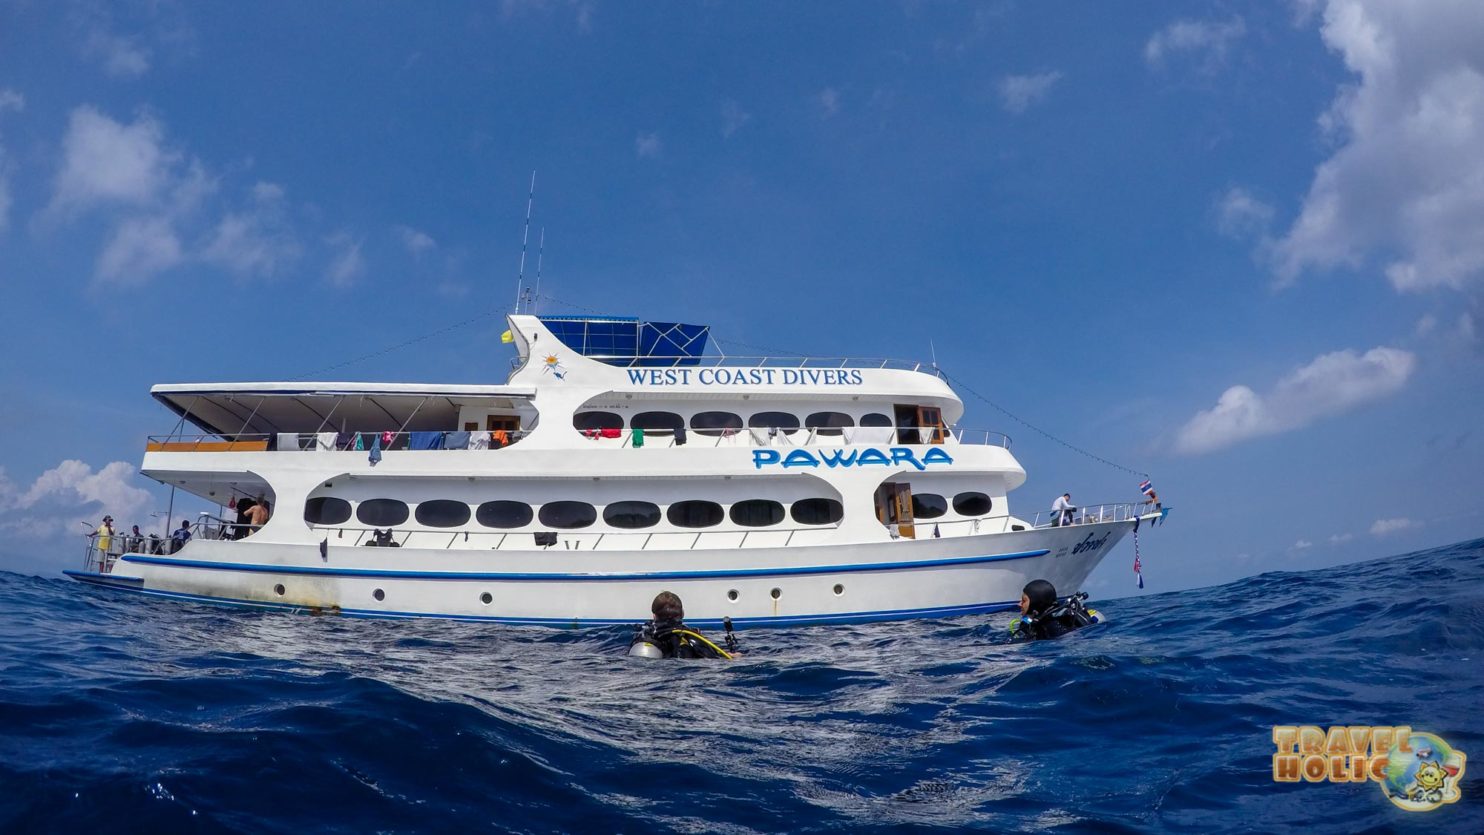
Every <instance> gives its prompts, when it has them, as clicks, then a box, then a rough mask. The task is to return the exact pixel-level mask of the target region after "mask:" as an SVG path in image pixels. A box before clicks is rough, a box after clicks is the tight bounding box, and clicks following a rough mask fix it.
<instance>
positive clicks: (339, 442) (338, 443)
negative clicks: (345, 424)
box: [335, 432, 360, 449]
mask: <svg viewBox="0 0 1484 835" xmlns="http://www.w3.org/2000/svg"><path fill="white" fill-rule="evenodd" d="M355 442H356V439H355V433H353V432H340V433H338V434H336V435H335V448H336V449H350V448H351V446H352V445H354V444H355ZM356 449H360V447H356Z"/></svg>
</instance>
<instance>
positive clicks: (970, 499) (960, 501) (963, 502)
mask: <svg viewBox="0 0 1484 835" xmlns="http://www.w3.org/2000/svg"><path fill="white" fill-rule="evenodd" d="M993 506H994V502H992V501H990V500H989V496H986V495H984V494H983V493H975V492H968V493H959V494H958V495H957V496H954V497H953V512H954V513H957V514H958V515H960V516H983V515H984V514H986V513H988V512H989V509H990V508H991V507H993Z"/></svg>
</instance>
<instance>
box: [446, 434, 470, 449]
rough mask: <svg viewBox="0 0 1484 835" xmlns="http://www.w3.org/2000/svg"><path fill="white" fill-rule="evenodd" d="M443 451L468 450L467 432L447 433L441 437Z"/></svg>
mask: <svg viewBox="0 0 1484 835" xmlns="http://www.w3.org/2000/svg"><path fill="white" fill-rule="evenodd" d="M443 448H444V449H468V448H469V433H468V432H449V433H447V434H445V435H444V436H443Z"/></svg>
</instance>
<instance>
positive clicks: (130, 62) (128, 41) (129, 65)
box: [83, 29, 150, 78]
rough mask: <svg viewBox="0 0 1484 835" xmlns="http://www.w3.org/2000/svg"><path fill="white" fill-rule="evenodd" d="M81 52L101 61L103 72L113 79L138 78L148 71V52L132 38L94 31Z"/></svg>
mask: <svg viewBox="0 0 1484 835" xmlns="http://www.w3.org/2000/svg"><path fill="white" fill-rule="evenodd" d="M83 52H84V53H85V54H86V55H87V56H88V57H90V58H94V59H96V60H98V61H101V62H102V64H103V71H104V72H106V73H108V74H109V75H111V76H114V77H115V78H138V77H139V76H141V75H144V74H145V73H146V72H148V71H149V59H150V54H149V50H148V49H147V48H145V47H142V46H140V45H138V44H137V43H135V42H134V39H133V38H127V37H124V36H122V35H115V34H113V33H112V32H107V31H104V30H102V29H94V30H93V31H92V32H91V33H90V34H89V35H88V37H87V40H86V41H85V42H84V44H83Z"/></svg>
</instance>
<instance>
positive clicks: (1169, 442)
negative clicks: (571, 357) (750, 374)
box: [0, 0, 1484, 596]
mask: <svg viewBox="0 0 1484 835" xmlns="http://www.w3.org/2000/svg"><path fill="white" fill-rule="evenodd" d="M1481 149H1484V16H1480V15H1479V14H1478V13H1477V6H1476V4H1475V3H1474V2H1472V1H1471V0H1458V2H1441V1H1440V2H1432V3H1415V4H1396V3H1386V2H1380V0H1329V1H1328V2H1325V0H1308V1H1307V2H1276V1H1275V2H1269V3H1230V2H1169V3H1153V2H1151V3H1138V4H1133V3H1124V4H1112V3H1080V4H1071V3H1029V2H1020V3H1014V2H1002V3H994V2H986V3H975V4H963V5H958V4H950V3H917V2H896V3H808V4H798V3H771V4H750V5H743V4H722V3H667V4H642V5H640V4H620V3H596V2H536V0H528V1H527V2H505V3H503V4H497V3H484V4H473V5H462V4H457V3H444V4H437V5H435V6H430V5H428V4H414V3H380V4H348V3H347V4H336V3H313V4H303V3H276V4H275V3H262V4H253V5H250V6H239V5H236V4H224V3H214V4H187V3H172V2H148V3H67V2H15V0H0V293H3V305H0V340H3V342H0V348H3V349H4V353H5V355H6V357H7V358H8V361H7V362H6V363H4V364H3V365H0V429H3V430H4V435H5V438H6V440H7V443H6V444H5V445H4V447H3V450H4V451H3V453H0V466H3V473H0V569H7V570H18V571H27V572H35V573H47V574H50V573H53V572H55V571H58V570H60V569H61V568H64V567H70V566H71V565H73V564H74V563H76V562H77V561H79V560H80V558H81V538H80V537H78V536H77V534H79V533H81V532H82V531H83V526H82V525H81V524H79V521H81V520H96V518H98V517H99V516H100V515H101V513H102V512H103V511H104V510H111V511H112V512H113V515H114V516H116V517H118V518H119V520H120V522H122V523H123V524H125V525H127V524H132V523H133V522H134V521H136V520H137V521H140V522H146V521H147V520H149V519H150V516H149V514H150V513H151V512H158V511H161V510H163V509H164V508H165V504H166V501H167V494H166V493H165V492H164V491H162V490H160V489H159V488H157V487H155V486H153V484H152V482H149V481H148V480H147V479H144V478H142V477H140V476H138V475H137V474H136V468H137V465H138V461H139V458H140V456H141V453H142V448H143V439H144V436H145V435H147V434H150V433H162V432H166V431H168V430H169V429H170V427H171V426H172V424H173V421H172V420H171V417H170V415H169V414H168V413H167V412H166V411H165V410H164V409H163V408H162V407H159V406H158V405H156V404H155V403H154V402H153V401H152V400H151V399H150V398H149V397H148V394H147V392H148V388H149V386H150V385H152V384H154V383H157V382H190V381H208V380H256V379H265V380H274V379H289V378H295V377H303V376H306V375H310V376H314V375H317V374H318V373H319V372H320V370H321V369H324V368H326V367H328V366H334V365H337V364H339V363H342V362H344V361H346V360H349V359H352V358H355V357H358V356H362V355H365V354H368V353H372V352H376V351H378V350H379V349H381V348H384V347H386V346H389V345H394V344H397V343H399V342H402V341H404V340H407V339H410V338H413V337H417V336H420V335H423V334H427V333H431V332H434V331H438V330H439V329H442V328H444V327H446V326H447V325H449V324H451V323H454V322H459V321H463V320H466V319H468V318H470V317H472V316H477V315H478V314H480V313H481V312H486V311H489V312H493V313H497V314H498V313H504V312H507V311H508V310H509V308H510V306H511V304H512V302H513V299H514V296H515V272H516V265H517V261H518V257H519V248H520V236H521V226H522V222H523V215H524V211H525V203H526V190H527V185H528V182H529V178H530V175H531V171H532V170H536V171H537V172H538V175H537V195H536V209H535V219H534V222H533V223H534V227H535V228H536V229H538V230H539V229H542V228H544V229H545V232H546V252H545V258H544V263H543V291H544V292H545V293H547V294H549V295H550V296H552V297H554V298H556V299H560V300H562V302H563V303H565V304H567V305H571V306H566V307H564V306H561V305H559V304H557V303H554V302H553V303H547V304H546V306H545V308H544V310H545V312H581V311H584V310H594V311H602V312H609V313H617V314H629V315H638V316H643V317H649V318H655V319H659V320H681V321H696V322H705V323H710V324H712V325H713V327H714V329H715V333H716V335H717V336H718V337H720V338H721V339H722V340H723V341H724V342H726V341H731V342H733V343H735V344H750V345H760V346H766V347H776V348H782V349H787V350H790V351H796V352H801V353H809V354H818V355H830V356H840V355H857V356H860V355H867V356H903V357H913V358H927V357H928V356H929V354H930V351H932V350H935V351H936V354H937V357H938V360H939V362H940V364H941V365H942V366H943V367H944V368H945V369H946V370H947V371H948V372H949V373H950V374H952V375H953V376H954V377H955V378H956V379H958V380H959V381H961V382H962V383H964V384H966V385H967V386H968V387H969V388H971V389H973V390H974V391H977V392H979V393H981V394H983V395H986V396H988V397H989V398H991V399H992V400H993V401H994V402H995V403H997V404H999V405H1000V406H1001V407H1003V408H1004V409H1008V410H1009V411H1010V412H1013V413H1015V414H1016V415H1018V416H1019V417H1021V418H1024V419H1025V420H1027V421H1029V422H1030V423H1032V424H1034V425H1035V426H1037V427H1039V428H1041V429H1043V430H1045V431H1047V432H1049V433H1051V434H1053V435H1055V436H1057V437H1059V438H1062V439H1064V440H1065V441H1067V442H1068V443H1071V444H1073V445H1075V446H1078V447H1082V448H1085V449H1087V450H1091V451H1093V452H1095V453H1097V454H1098V455H1100V456H1103V457H1105V458H1107V459H1110V460H1112V461H1116V462H1119V463H1121V464H1125V465H1127V466H1129V467H1131V468H1133V469H1135V470H1138V471H1147V472H1149V473H1152V474H1153V476H1154V480H1155V484H1156V486H1157V487H1158V489H1159V490H1160V493H1161V495H1162V497H1164V498H1165V499H1166V501H1167V502H1168V503H1170V504H1172V505H1174V506H1175V507H1176V508H1177V511H1176V513H1175V515H1174V516H1172V517H1171V521H1170V524H1169V525H1168V526H1167V527H1165V528H1163V529H1161V530H1158V531H1155V532H1154V533H1153V534H1151V535H1150V536H1148V537H1147V538H1145V539H1143V541H1142V544H1143V546H1144V560H1145V568H1146V578H1147V580H1148V586H1149V590H1150V591H1164V590H1169V589H1175V588H1183V587H1191V586H1197V585H1205V584H1210V583H1215V582H1221V581H1225V580H1229V579H1233V578H1236V577H1240V576H1244V575H1247V574H1253V573H1258V572H1261V571H1267V570H1274V569H1304V568H1312V567H1317V566H1322V565H1328V564H1333V563H1337V562H1344V561H1350V560H1357V559H1363V558H1367V557H1374V556H1381V555H1386V554H1394V553H1400V552H1403V551H1406V550H1411V549H1414V548H1419V547H1424V546H1428V545H1435V544H1441V543H1446V542H1452V541H1457V540H1461V539H1466V538H1471V537H1475V536H1479V535H1481V534H1484V511H1481V509H1480V508H1479V506H1478V501H1477V500H1478V496H1479V495H1480V494H1481V492H1484V491H1481V487H1484V475H1481V466H1480V465H1481V464H1484V454H1481V452H1484V437H1480V433H1479V431H1478V424H1479V415H1480V413H1481V406H1484V386H1481V385H1480V383H1481V381H1484V352H1481V347H1484V346H1481V342H1480V335H1479V328H1480V325H1481V324H1484V323H1481V322H1480V317H1481V315H1484V235H1481V234H1480V233H1479V230H1480V229H1484V150H1481ZM533 248H534V247H533ZM501 330H503V324H502V323H501V322H500V320H499V318H498V316H495V317H491V318H488V319H485V320H482V321H480V322H477V323H475V324H473V325H469V326H465V327H462V328H456V329H453V330H451V331H449V332H447V333H444V334H441V335H439V336H436V337H433V338H430V339H427V340H423V341H420V342H418V343H417V344H415V345H413V346H410V347H408V348H405V349H402V350H398V351H393V352H390V353H386V354H384V355H381V356H378V357H376V358H375V359H374V360H371V361H366V362H361V363H356V364H352V365H348V366H344V367H342V368H338V369H336V370H335V371H333V372H332V373H329V374H327V375H325V376H329V377H331V378H341V379H343V378H350V379H379V380H415V381H445V382H501V381H503V379H504V375H505V369H507V368H508V365H507V362H506V360H507V357H508V348H506V347H505V346H501V345H500V344H499V341H498V334H499V332H500V331H501ZM930 346H931V348H930ZM750 350H751V349H747V348H743V347H735V348H734V350H733V352H734V353H749V352H750ZM961 394H963V396H964V398H965V401H966V403H967V405H968V414H967V416H966V418H965V421H964V425H965V426H970V427H984V428H993V429H999V430H1002V431H1005V432H1007V433H1008V434H1010V435H1011V436H1012V437H1013V438H1014V439H1015V447H1014V449H1015V451H1016V453H1017V454H1018V456H1019V457H1020V459H1021V461H1022V463H1023V464H1024V465H1025V467H1026V469H1027V470H1028V472H1029V474H1030V478H1029V480H1028V482H1027V483H1026V486H1025V487H1024V488H1022V489H1021V490H1019V491H1017V492H1016V493H1014V494H1012V496H1011V506H1012V509H1013V510H1014V511H1016V512H1018V513H1023V514H1026V515H1029V514H1030V513H1032V512H1034V511H1038V510H1042V509H1044V508H1046V507H1047V506H1049V504H1050V502H1051V499H1052V497H1053V496H1055V495H1057V494H1059V493H1061V492H1062V491H1063V490H1070V491H1071V492H1072V493H1073V494H1074V497H1075V498H1076V499H1077V500H1079V501H1084V502H1087V501H1092V500H1107V501H1116V500H1127V499H1130V498H1133V497H1135V495H1136V485H1137V482H1138V478H1137V477H1134V476H1131V475H1129V474H1128V473H1125V472H1121V471H1118V470H1115V469H1111V468H1108V467H1105V466H1103V465H1102V464H1099V463H1097V462H1095V461H1092V460H1090V459H1088V458H1084V457H1082V456H1080V455H1077V454H1075V453H1072V452H1069V451H1068V450H1066V449H1065V448H1064V447H1062V446H1061V445H1059V444H1057V443H1054V442H1051V441H1048V440H1046V439H1045V438H1043V437H1041V436H1040V435H1038V434H1036V433H1035V432H1034V431H1032V430H1030V429H1027V428H1026V427H1024V426H1022V425H1020V424H1018V423H1016V422H1015V421H1013V420H1011V419H1010V418H1008V417H1006V416H1005V415H1004V414H1002V413H1001V412H999V411H996V410H995V409H993V408H991V407H990V406H988V405H986V404H984V403H982V402H979V401H977V400H976V399H975V398H974V397H973V396H971V395H969V394H968V393H967V392H966V391H963V392H961ZM187 508H188V509H190V508H189V506H187ZM179 509H180V508H179V507H177V510H179ZM156 524H157V523H156ZM1131 561H1132V553H1131V549H1130V548H1129V546H1127V545H1124V546H1121V548H1120V550H1119V551H1118V552H1117V553H1115V554H1114V555H1113V556H1112V557H1110V558H1109V560H1108V561H1107V563H1106V564H1105V565H1104V567H1102V568H1100V569H1099V571H1098V573H1097V574H1095V575H1094V577H1093V578H1092V580H1091V581H1090V583H1089V586H1090V588H1091V590H1092V591H1093V592H1094V593H1095V594H1097V595H1099V596H1113V595H1122V594H1125V593H1129V592H1131V591H1132V588H1133V583H1132V578H1131V574H1130V570H1129V563H1130V562H1131Z"/></svg>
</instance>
